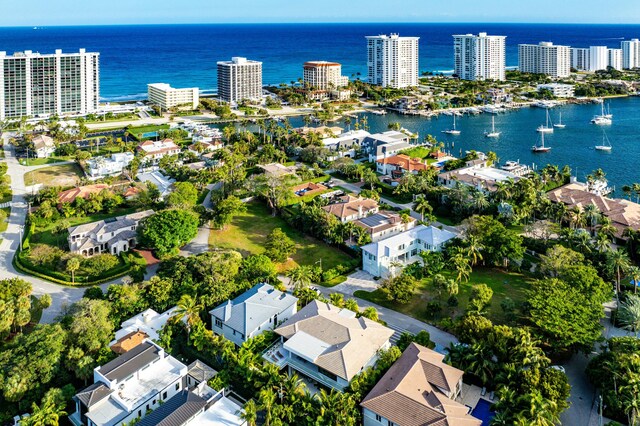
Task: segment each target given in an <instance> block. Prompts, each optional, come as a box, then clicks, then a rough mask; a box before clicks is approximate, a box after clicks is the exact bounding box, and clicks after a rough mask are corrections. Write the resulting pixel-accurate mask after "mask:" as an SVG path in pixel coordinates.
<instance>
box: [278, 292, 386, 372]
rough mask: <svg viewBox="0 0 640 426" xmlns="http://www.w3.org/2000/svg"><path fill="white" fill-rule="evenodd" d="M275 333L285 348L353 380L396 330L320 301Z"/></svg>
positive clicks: (296, 315)
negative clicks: (282, 338)
mask: <svg viewBox="0 0 640 426" xmlns="http://www.w3.org/2000/svg"><path fill="white" fill-rule="evenodd" d="M275 332H276V333H277V334H279V335H281V336H283V337H284V338H285V339H287V341H286V342H285V348H286V349H288V350H290V351H292V352H294V353H295V354H297V355H299V356H301V357H302V358H305V359H307V360H310V361H311V362H313V363H314V364H315V365H317V366H318V367H321V368H324V369H325V370H327V371H329V372H331V373H333V374H335V375H337V376H339V377H342V378H343V379H345V380H347V381H350V380H351V379H352V378H353V376H355V375H356V374H358V373H359V372H360V371H361V370H362V368H363V367H364V366H365V365H366V364H367V363H368V362H369V361H370V360H371V358H373V357H374V356H375V354H376V353H377V351H378V350H379V349H380V348H382V347H383V346H384V345H385V344H386V343H387V342H388V341H389V339H390V338H391V336H392V335H393V333H394V332H393V330H391V329H389V328H387V327H385V326H383V325H381V324H379V323H377V322H375V321H371V320H369V319H367V318H364V317H361V318H356V314H355V312H352V311H349V310H348V309H341V308H338V307H336V306H333V305H330V304H328V303H321V302H318V301H317V300H314V301H313V302H311V303H309V304H308V305H307V306H305V307H304V308H302V310H300V311H299V312H298V313H296V314H295V315H293V316H292V317H291V318H289V320H288V321H287V322H285V323H284V324H283V325H282V326H281V327H279V328H277V329H276V330H275Z"/></svg>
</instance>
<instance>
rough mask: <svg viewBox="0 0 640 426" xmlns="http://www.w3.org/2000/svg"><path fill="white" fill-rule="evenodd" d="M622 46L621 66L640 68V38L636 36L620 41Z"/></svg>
mask: <svg viewBox="0 0 640 426" xmlns="http://www.w3.org/2000/svg"><path fill="white" fill-rule="evenodd" d="M620 45H621V47H622V68H624V69H626V70H631V69H634V68H640V40H638V39H637V38H634V39H631V40H625V41H623V42H622V43H620Z"/></svg>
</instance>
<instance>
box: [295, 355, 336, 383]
mask: <svg viewBox="0 0 640 426" xmlns="http://www.w3.org/2000/svg"><path fill="white" fill-rule="evenodd" d="M287 364H288V365H289V367H291V368H293V369H294V370H296V371H298V372H300V373H302V374H304V375H305V376H307V377H309V378H310V379H312V380H315V381H316V382H318V383H320V384H321V385H323V386H326V387H328V388H333V389H336V390H339V391H344V389H345V388H346V386H345V385H341V384H340V383H338V382H336V381H334V380H331V379H330V378H328V377H327V376H325V375H323V374H322V373H320V372H319V371H318V369H317V367H316V366H315V365H313V364H310V363H306V362H303V361H301V360H298V359H296V358H294V357H289V358H287Z"/></svg>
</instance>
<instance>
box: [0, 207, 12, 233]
mask: <svg viewBox="0 0 640 426" xmlns="http://www.w3.org/2000/svg"><path fill="white" fill-rule="evenodd" d="M0 210H2V211H4V212H5V213H6V214H7V220H8V219H9V215H10V214H11V207H5V208H4V209H0ZM8 226H9V223H8V222H7V221H6V220H3V221H0V233H2V232H4V231H6V230H7V227H8Z"/></svg>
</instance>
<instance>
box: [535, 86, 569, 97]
mask: <svg viewBox="0 0 640 426" xmlns="http://www.w3.org/2000/svg"><path fill="white" fill-rule="evenodd" d="M536 90H537V91H538V92H541V91H543V90H548V91H549V92H551V93H552V94H553V96H555V97H556V98H574V97H575V86H574V85H573V84H562V83H547V84H538V85H537V86H536Z"/></svg>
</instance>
